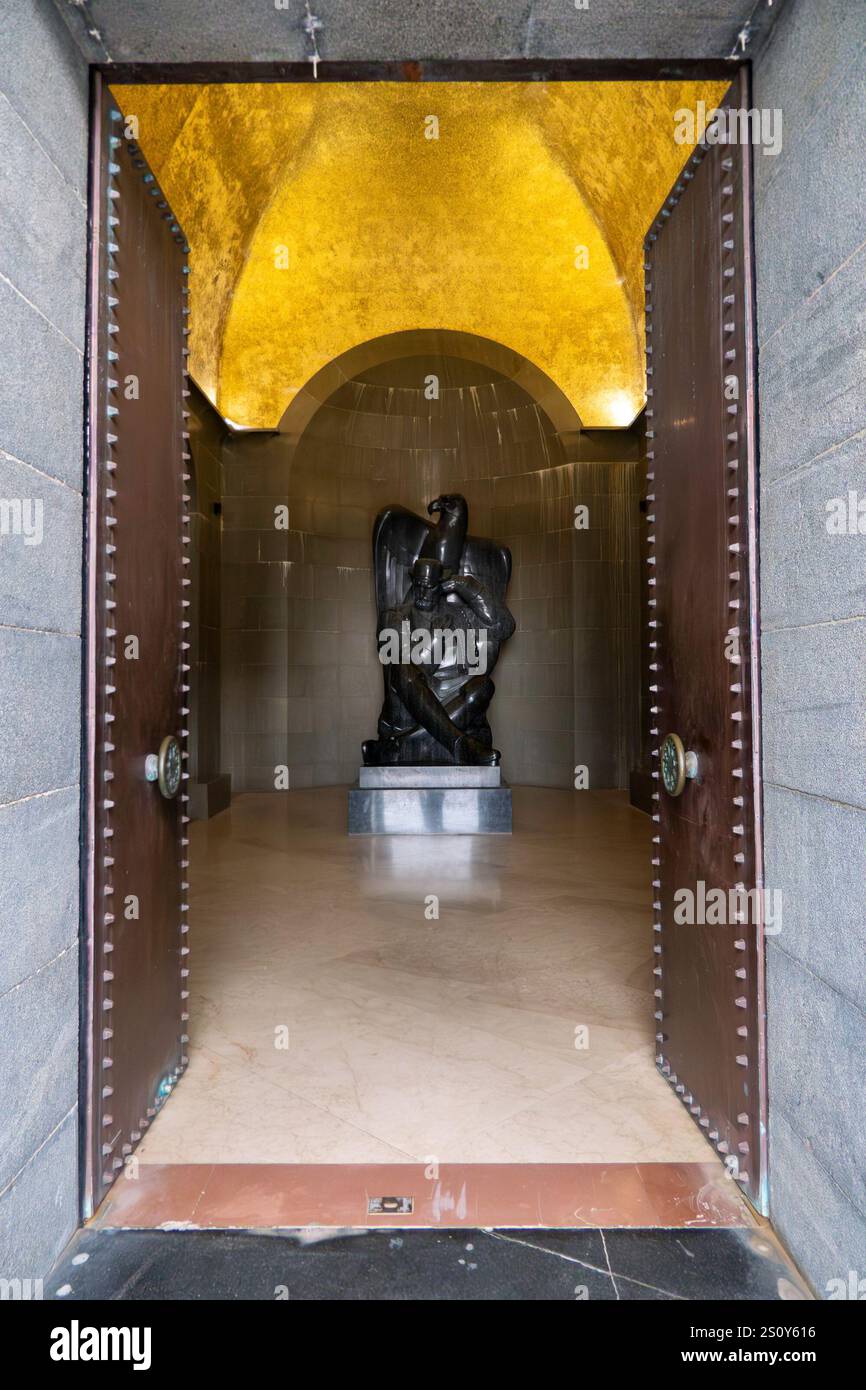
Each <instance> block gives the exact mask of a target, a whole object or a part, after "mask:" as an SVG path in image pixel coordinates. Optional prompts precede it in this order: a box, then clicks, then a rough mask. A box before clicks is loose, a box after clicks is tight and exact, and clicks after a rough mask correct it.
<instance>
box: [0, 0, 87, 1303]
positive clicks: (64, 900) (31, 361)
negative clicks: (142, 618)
mask: <svg viewBox="0 0 866 1390" xmlns="http://www.w3.org/2000/svg"><path fill="white" fill-rule="evenodd" d="M0 149H2V151H3V155H2V160H0V322H2V324H3V345H2V354H0V671H2V680H0V1038H2V1050H3V1065H2V1067H0V1276H2V1277H4V1278H19V1279H39V1278H41V1277H42V1276H43V1275H45V1274H46V1273H47V1271H48V1269H49V1267H50V1265H51V1264H52V1262H53V1260H54V1258H55V1257H56V1255H57V1254H58V1253H59V1251H60V1250H61V1249H62V1247H63V1245H64V1243H65V1241H66V1239H67V1237H68V1236H69V1233H70V1232H71V1231H72V1229H73V1227H74V1226H75V1225H76V1223H77V1219H78V1191H77V1149H78V1134H77V1094H78V872H79V868H78V834H79V830H78V827H79V787H78V784H79V769H80V758H81V739H80V681H81V642H80V629H81V621H80V620H81V588H82V579H81V556H82V530H81V526H82V409H83V350H84V317H85V308H84V306H85V255H86V231H87V209H86V198H87V75H86V69H85V65H84V62H83V60H82V58H81V57H80V55H79V53H78V51H77V50H76V49H75V48H74V47H73V45H72V43H71V41H70V38H69V35H68V33H67V31H66V29H65V28H64V26H63V25H62V23H61V22H60V20H59V18H58V16H57V15H56V14H55V12H54V11H53V10H52V9H51V8H50V6H48V5H35V4H22V5H14V6H9V7H7V9H6V12H4V16H3V24H2V26H0ZM21 504H23V510H21V511H20V512H19V506H21ZM28 507H29V508H30V511H29V519H30V522H31V523H37V520H38V515H39V509H40V507H41V515H42V528H41V530H42V538H41V542H40V541H39V539H38V538H39V528H38V524H36V525H31V526H30V527H28V525H27V520H28ZM27 531H29V539H30V540H32V541H33V543H32V544H31V543H29V540H28V536H27V535H26V534H25V533H26V532H27Z"/></svg>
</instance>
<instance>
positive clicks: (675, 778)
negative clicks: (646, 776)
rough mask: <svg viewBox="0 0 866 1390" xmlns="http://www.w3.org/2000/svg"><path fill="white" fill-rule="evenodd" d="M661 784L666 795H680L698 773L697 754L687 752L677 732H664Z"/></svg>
mask: <svg viewBox="0 0 866 1390" xmlns="http://www.w3.org/2000/svg"><path fill="white" fill-rule="evenodd" d="M660 761H661V774H662V785H663V786H664V789H665V791H666V792H667V794H668V796H681V795H682V792H683V788H684V787H685V785H686V782H687V781H693V780H694V779H695V778H696V777H697V775H698V755H697V753H692V752H687V751H686V749H685V747H684V746H683V741H682V739H681V738H680V736H679V734H666V735H665V738H664V741H663V743H662V746H661V758H660Z"/></svg>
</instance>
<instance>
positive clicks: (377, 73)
mask: <svg viewBox="0 0 866 1390" xmlns="http://www.w3.org/2000/svg"><path fill="white" fill-rule="evenodd" d="M740 73H742V74H743V76H744V81H743V90H745V91H749V90H750V86H751V83H750V77H751V63H750V60H749V59H746V58H730V59H681V58H677V59H622V60H621V59H559V58H550V59H545V58H513V59H511V58H509V59H487V60H485V59H480V60H477V61H476V60H466V59H429V60H428V59H424V60H417V59H405V60H397V61H386V60H381V61H342V60H341V61H327V60H325V61H321V62H320V63H319V64H318V65H317V75H316V76H315V78H314V76H313V69H312V66H311V64H310V63H309V62H290V63H278V62H266V63H261V62H241V61H238V62H195V63H193V62H188V63H160V62H153V63H142V62H132V63H116V64H115V63H94V64H91V65H90V69H89V76H90V131H89V180H88V221H87V265H88V274H87V312H86V324H87V347H86V351H85V380H84V399H85V411H84V469H85V481H84V509H85V518H86V519H87V520H88V524H86V526H85V542H84V557H83V597H84V604H83V609H84V613H83V618H84V622H83V644H84V648H83V650H84V661H83V692H82V695H83V698H82V779H81V782H82V786H81V879H80V881H81V903H82V906H81V943H82V948H83V949H82V951H81V967H80V976H81V996H80V1020H81V1022H80V1045H79V1047H80V1050H79V1109H80V1121H79V1135H80V1142H79V1154H80V1165H79V1172H80V1214H81V1219H82V1220H86V1219H87V1218H89V1217H90V1216H91V1215H92V1214H93V1213H92V1209H91V1203H90V1195H89V1183H90V1179H91V1177H92V1173H91V1168H92V1164H91V1162H90V1157H89V1156H90V1152H91V1148H92V1134H91V1126H92V1120H93V1117H92V1114H91V1110H92V1106H91V1096H92V1087H93V1085H94V1065H93V1049H92V1003H93V998H92V978H91V972H90V969H89V947H90V944H91V942H92V939H93V920H94V911H95V906H96V905H95V902H94V891H93V888H94V878H93V872H92V870H93V863H94V852H95V843H94V840H95V833H94V827H95V797H96V795H97V789H96V786H95V778H94V767H95V748H96V716H95V709H94V704H93V699H92V691H93V689H94V682H95V680H96V670H95V658H94V652H95V638H96V636H97V635H98V633H99V623H100V621H101V620H102V615H101V613H100V612H99V610H98V608H97V602H96V590H95V575H96V564H95V556H94V554H93V551H92V540H91V539H89V537H91V538H92V534H93V520H94V515H93V508H94V505H95V502H94V499H95V497H96V478H95V475H96V469H97V467H98V462H99V460H98V457H97V450H96V449H95V448H94V447H93V441H96V440H98V438H99V435H98V418H97V413H98V406H97V399H96V392H95V391H93V390H92V389H91V362H92V353H93V352H94V350H95V345H96V343H97V341H98V330H99V311H100V298H99V293H98V275H99V246H100V237H101V236H102V234H103V231H104V229H103V227H102V224H101V216H102V210H101V206H100V200H99V188H100V155H101V139H102V112H103V104H104V99H105V93H106V90H107V88H108V87H109V85H110V84H113V83H117V84H122V83H136V84H139V85H159V84H164V85H169V84H171V85H175V84H176V85H180V84H187V85H201V86H207V85H211V84H218V83H238V84H247V83H261V82H273V83H296V82H297V83H303V82H313V81H318V82H324V83H329V82H355V83H359V82H409V83H419V82H428V83H437V82H545V81H548V82H581V83H584V82H646V81H687V80H690V81H723V80H729V81H730V82H731V83H733V82H734V81H735V79H736V78H737V76H738V74H740ZM750 194H751V189H750ZM751 215H753V208H751V207H750V216H751ZM752 273H754V272H753V268H752ZM752 414H753V418H754V416H755V414H756V403H755V402H754V401H753V402H752ZM755 533H756V535H757V517H756V518H755ZM755 553H756V552H755ZM751 563H754V557H753V559H752V561H751ZM754 582H755V585H757V579H756V578H755V581H754ZM754 592H755V594H757V588H755V590H754ZM759 642H760V638H759V631H758V625H757V622H755V624H754V627H753V641H752V653H753V657H754V659H755V661H756V663H757V664H756V670H758V671H759V670H760V666H759V659H760V650H759ZM755 778H756V782H755V786H756V794H757V795H758V797H760V791H761V769H760V766H756V767H755ZM761 830H762V821H761V820H760V819H759V822H758V840H757V843H756V854H757V855H758V863H759V870H760V871H759V874H758V876H757V881H758V882H759V883H761V882H762V881H763V878H762V873H763V865H762V863H761ZM763 987H764V981H763V969H762V974H761V988H762V989H763ZM762 1002H763V1001H762Z"/></svg>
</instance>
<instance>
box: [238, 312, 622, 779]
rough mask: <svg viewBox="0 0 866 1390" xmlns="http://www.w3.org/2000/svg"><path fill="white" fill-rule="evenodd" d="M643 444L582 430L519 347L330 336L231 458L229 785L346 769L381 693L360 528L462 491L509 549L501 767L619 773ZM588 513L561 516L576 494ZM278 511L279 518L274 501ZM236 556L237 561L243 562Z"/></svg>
mask: <svg viewBox="0 0 866 1390" xmlns="http://www.w3.org/2000/svg"><path fill="white" fill-rule="evenodd" d="M635 445H636V440H635V438H634V436H633V435H629V434H628V433H627V432H625V431H623V432H620V431H610V432H606V433H605V435H603V436H599V435H594V434H592V433H589V434H587V433H581V431H580V421H579V420H578V418H577V415H576V413H575V411H574V409H573V407H572V405H571V403H570V402H569V401H568V400H567V398H566V397H565V396H564V395H563V393H562V392H561V391H560V390H559V389H558V387H557V386H556V384H555V383H554V382H552V381H551V380H550V379H549V378H548V377H547V376H546V375H545V374H544V373H543V372H542V371H540V369H538V368H537V367H536V366H535V365H534V364H532V363H530V362H529V361H528V360H527V359H526V358H524V357H522V356H521V354H519V353H517V352H514V351H513V350H512V349H510V348H508V347H506V346H504V345H502V344H499V343H495V342H493V341H492V340H490V339H485V338H480V337H475V336H474V335H472V334H467V333H451V332H447V331H444V330H439V329H426V330H417V331H412V332H406V333H399V334H388V335H385V336H384V337H382V338H377V339H373V340H370V341H368V342H365V343H361V344H358V345H357V346H356V347H354V348H352V349H351V350H350V351H349V352H347V353H345V354H342V355H341V356H340V357H338V358H336V359H335V360H334V361H333V362H331V363H329V364H328V366H327V367H326V368H325V369H323V370H322V371H321V372H319V373H317V374H316V376H315V377H314V378H313V379H312V380H311V381H310V382H309V383H308V385H307V386H306V387H305V388H304V390H303V391H302V392H300V393H298V396H296V398H295V399H294V401H293V402H292V404H291V406H290V407H289V409H288V410H287V411H286V414H285V415H284V417H283V420H282V422H281V429H280V431H279V432H278V433H276V434H273V435H269V434H267V435H258V434H254V435H248V436H244V435H240V436H236V437H235V438H234V439H233V441H232V444H231V449H230V462H229V463H228V466H227V476H226V501H225V516H224V522H225V536H224V540H225V543H226V544H227V546H228V551H229V554H231V555H232V556H233V557H237V560H238V562H237V563H236V564H235V565H233V566H232V567H231V568H230V569H229V571H228V572H227V575H226V578H225V581H224V583H225V585H226V586H227V587H226V591H225V592H224V606H223V611H224V615H225V631H224V656H225V673H224V683H225V689H226V691H227V698H226V701H225V708H226V711H227V718H228V729H227V733H228V740H227V747H228V748H229V750H230V759H231V761H230V765H229V769H228V770H229V771H230V772H231V774H232V782H233V786H234V789H235V791H236V792H241V791H253V790H268V789H270V788H272V787H273V780H274V768H275V767H285V768H286V769H287V776H288V780H289V785H291V786H324V785H339V784H346V783H352V782H353V781H354V780H355V779H356V776H357V769H358V764H359V761H360V749H361V743H362V741H363V739H365V738H369V737H372V736H374V735H375V730H376V720H377V716H378V711H379V706H380V704H381V698H382V673H381V667H380V665H379V663H378V660H377V656H376V646H375V631H376V611H375V605H374V600H373V576H372V568H371V566H372V555H371V532H372V526H373V521H374V518H375V516H376V514H377V513H378V512H379V511H380V510H381V508H382V507H384V506H386V505H388V504H391V503H398V504H400V505H403V506H405V507H408V508H409V509H410V510H412V511H415V512H418V513H424V512H425V509H426V505H427V502H428V501H429V500H430V499H431V498H432V497H434V496H437V495H438V494H439V493H441V492H460V493H462V494H463V495H464V496H465V497H466V498H467V501H468V503H469V509H470V525H471V529H472V530H473V531H474V532H475V533H476V534H483V535H489V536H491V537H493V538H494V539H496V540H497V541H500V542H502V543H504V544H507V545H508V546H509V547H510V548H511V551H512V554H513V557H514V561H515V568H514V577H513V580H512V584H511V588H510V591H509V604H510V606H511V607H512V611H513V612H514V615H515V618H516V621H517V632H516V633H515V636H514V637H513V639H512V640H511V641H510V642H509V643H508V645H507V647H506V649H505V651H504V653H503V657H502V661H501V663H500V666H499V668H498V671H497V682H498V685H499V691H498V694H497V696H496V699H495V701H494V705H493V707H492V724H493V729H494V736H495V739H496V742H497V746H498V747H500V748H501V750H502V752H503V758H504V768H505V772H506V776H507V777H508V778H509V780H511V781H512V782H514V783H518V784H527V785H536V786H558V787H568V786H571V785H572V781H573V777H574V768H575V766H577V765H583V766H586V767H587V768H588V769H589V775H590V777H591V781H592V785H593V786H602V787H622V786H625V785H626V778H627V769H628V764H629V761H630V758H631V757H632V755H633V752H634V742H635V738H636V725H637V708H636V702H637V694H636V692H637V681H636V672H635V654H636V650H637V639H636V623H637V610H636V599H637V548H636V543H635V532H634V527H635V524H636V520H637V495H638V491H639V476H638V464H637V457H636V447H635ZM578 503H580V504H582V505H584V506H586V507H588V508H589V509H590V512H591V517H592V524H591V526H590V527H589V528H588V529H587V530H585V531H579V532H578V531H576V530H575V527H574V508H575V505H576V504H578ZM286 507H287V508H288V516H287V526H285V527H284V528H283V529H275V524H274V518H275V514H276V511H277V509H278V508H286ZM239 557H243V558H242V559H241V558H239Z"/></svg>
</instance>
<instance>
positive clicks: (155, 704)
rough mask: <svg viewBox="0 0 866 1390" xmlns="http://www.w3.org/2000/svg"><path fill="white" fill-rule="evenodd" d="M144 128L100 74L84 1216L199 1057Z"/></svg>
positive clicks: (168, 449)
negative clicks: (189, 994)
mask: <svg viewBox="0 0 866 1390" xmlns="http://www.w3.org/2000/svg"><path fill="white" fill-rule="evenodd" d="M130 131H131V127H129V126H128V125H126V124H125V122H124V120H123V118H122V117H121V113H120V111H119V110H118V109H117V107H116V106H115V104H114V102H113V101H112V100H111V97H110V94H109V92H108V90H107V88H106V87H105V86H104V85H103V84H102V83H97V88H96V92H95V109H94V121H93V133H92V151H91V247H90V267H89V277H90V280H89V294H90V311H89V324H88V382H87V385H88V520H87V525H88V538H87V549H88V554H87V561H88V564H87V586H88V592H87V610H88V673H87V678H88V692H87V717H88V769H87V771H88V779H87V781H88V792H87V798H88V806H87V811H88V815H87V845H86V850H87V854H86V860H85V863H86V869H85V876H86V882H85V893H86V903H87V912H88V922H87V948H88V961H87V968H88V971H89V984H90V989H89V994H88V1009H87V1013H88V1017H87V1038H88V1049H87V1068H86V1096H85V1108H86V1144H85V1163H84V1170H85V1171H84V1184H85V1212H89V1211H91V1210H92V1209H93V1208H94V1207H95V1206H96V1204H97V1203H98V1202H99V1200H100V1199H101V1197H102V1196H103V1195H104V1193H105V1191H106V1189H107V1187H108V1186H109V1185H110V1183H111V1182H112V1181H113V1180H114V1178H115V1177H117V1176H118V1174H119V1173H120V1172H121V1171H122V1170H123V1168H124V1166H125V1165H126V1163H127V1161H128V1160H129V1156H130V1155H131V1154H132V1151H133V1150H134V1148H135V1146H136V1144H137V1143H138V1141H139V1140H140V1138H141V1137H142V1134H143V1133H144V1131H145V1129H146V1128H147V1126H148V1125H149V1124H150V1122H151V1120H152V1118H153V1116H154V1115H155V1114H156V1112H157V1110H158V1109H159V1107H160V1106H161V1104H162V1103H163V1101H164V1099H165V1098H166V1096H167V1095H168V1094H169V1092H170V1090H171V1088H172V1086H173V1085H174V1083H175V1081H176V1080H177V1078H178V1076H179V1074H180V1071H181V1070H182V1068H183V1066H184V1065H185V1061H186V1058H185V1017H186V1005H185V998H186V985H187V979H186V972H187V964H186V956H187V944H186V943H187V920H186V918H187V913H186V903H185V888H186V884H185V882H184V877H185V875H184V870H185V865H186V859H187V852H186V845H187V823H186V822H187V808H188V802H187V795H186V786H187V782H186V779H185V769H186V751H185V749H186V744H185V732H184V717H185V714H186V703H187V692H188V662H187V661H186V659H185V657H186V646H185V643H186V632H187V618H186V615H187V613H188V612H189V608H188V603H189V597H188V596H189V587H188V585H189V581H188V578H187V575H188V574H189V564H188V559H187V555H186V550H187V545H188V542H189V536H188V534H187V533H188V526H187V515H186V501H187V498H186V496H185V482H184V480H185V477H186V470H187V468H188V464H187V462H186V455H187V442H186V438H185V425H186V421H185V419H184V412H183V407H184V400H183V392H184V391H185V389H186V382H185V378H184V372H185V368H186V350H185V340H186V334H187V332H188V319H187V308H186V305H187V302H188V301H187V283H186V282H187V259H186V252H187V250H188V248H187V246H186V242H185V240H184V237H183V233H182V232H181V230H180V228H179V227H178V225H177V222H176V221H175V219H174V216H173V214H172V212H171V209H170V208H169V207H168V205H167V203H166V200H165V198H164V197H163V196H162V194H161V192H160V190H159V188H158V186H157V184H156V181H155V180H154V177H153V175H152V174H151V173H150V170H149V169H148V167H147V165H146V163H145V161H144V158H143V156H142V154H141V152H140V150H139V148H138V146H137V144H136V142H135V140H134V139H130V138H128V136H129V134H130ZM160 753H161V754H162V757H161V758H160V757H159V755H160ZM148 755H150V757H149V756H148ZM154 755H156V760H155V759H154ZM154 776H156V777H157V780H149V778H152V777H154Z"/></svg>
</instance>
